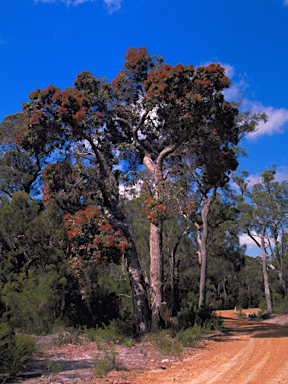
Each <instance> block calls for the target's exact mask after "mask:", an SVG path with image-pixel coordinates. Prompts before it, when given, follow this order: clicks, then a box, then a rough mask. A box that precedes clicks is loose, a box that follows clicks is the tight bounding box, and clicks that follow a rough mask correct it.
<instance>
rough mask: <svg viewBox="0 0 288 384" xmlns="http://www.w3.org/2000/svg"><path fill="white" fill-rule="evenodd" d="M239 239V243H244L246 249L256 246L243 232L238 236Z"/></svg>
mask: <svg viewBox="0 0 288 384" xmlns="http://www.w3.org/2000/svg"><path fill="white" fill-rule="evenodd" d="M254 235H255V234H254ZM255 237H256V239H257V236H255ZM257 240H258V239H257ZM239 241H240V245H246V247H247V249H254V248H258V247H257V245H256V244H255V242H254V241H253V240H252V239H251V237H250V236H248V235H246V234H245V233H243V234H242V235H240V236H239Z"/></svg>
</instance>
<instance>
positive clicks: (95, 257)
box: [0, 48, 288, 335]
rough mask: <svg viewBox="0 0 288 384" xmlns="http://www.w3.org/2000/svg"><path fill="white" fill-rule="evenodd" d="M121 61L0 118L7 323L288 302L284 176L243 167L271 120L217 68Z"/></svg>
mask: <svg viewBox="0 0 288 384" xmlns="http://www.w3.org/2000/svg"><path fill="white" fill-rule="evenodd" d="M125 59H126V62H125V64H124V69H123V70H121V71H120V72H119V74H118V76H117V77H116V79H115V80H113V81H112V82H111V83H109V82H108V81H107V79H105V78H104V79H103V78H101V79H98V78H95V77H93V75H92V74H90V73H88V72H83V73H81V74H80V75H78V77H77V79H76V80H75V83H74V86H73V87H71V88H67V89H65V90H63V91H61V90H60V89H58V88H55V87H54V86H49V87H48V88H46V89H44V90H36V91H34V92H33V93H31V94H30V95H29V98H30V101H29V102H28V103H25V104H24V105H23V111H22V112H21V113H18V114H15V115H9V116H7V117H6V118H5V119H4V120H3V122H2V123H1V127H0V137H1V159H0V192H1V204H0V247H1V258H0V263H1V267H0V315H1V323H2V324H4V325H7V324H8V325H9V326H10V327H11V328H12V329H13V330H17V331H22V332H25V333H33V334H35V333H36V334H43V333H48V332H50V331H51V330H52V328H53V327H54V326H56V325H57V324H65V325H67V326H68V325H69V326H70V325H73V326H75V327H76V326H86V327H88V328H89V327H91V328H94V327H96V326H102V325H103V324H104V325H107V324H109V323H110V322H111V321H112V320H113V319H117V320H118V321H120V322H125V323H126V324H128V325H131V327H133V329H134V332H135V334H136V335H140V334H144V333H147V332H149V331H157V330H159V329H161V328H165V327H169V326H170V325H171V324H172V323H173V322H174V320H175V319H177V323H178V326H179V328H181V327H185V326H187V324H189V322H190V319H191V318H192V314H194V313H195V311H199V314H201V312H205V311H206V310H207V308H210V309H211V310H213V309H228V308H233V307H235V306H237V307H243V308H245V307H257V306H260V307H261V308H262V309H263V310H266V311H267V312H269V313H271V312H272V311H273V312H275V311H280V312H282V313H283V312H287V311H288V305H287V304H288V299H287V295H286V294H287V283H288V260H287V259H288V255H287V245H288V242H287V220H288V212H287V211H288V204H287V202H288V200H287V198H288V183H287V181H282V182H278V181H276V179H275V176H276V167H275V166H271V169H270V170H264V171H263V173H262V176H261V181H259V182H258V183H255V184H251V183H249V182H248V180H249V175H248V173H247V172H245V171H243V172H240V171H237V167H238V161H237V158H238V157H239V156H242V155H243V154H244V152H245V150H244V149H243V148H241V147H240V146H239V144H240V143H241V139H242V138H243V137H245V135H247V134H248V133H249V132H253V131H254V130H255V129H257V123H258V122H259V120H261V119H265V116H262V115H252V114H251V113H249V112H243V111H241V104H240V103H236V102H235V103H231V102H228V101H227V100H225V97H224V95H223V91H224V90H225V89H226V88H228V87H229V86H230V81H229V79H228V78H227V77H226V75H225V70H224V68H222V67H221V66H220V65H218V64H211V65H208V66H206V67H199V68H197V69H194V67H193V66H182V65H180V64H179V65H177V66H175V67H171V66H169V65H167V64H165V63H164V61H163V59H162V57H154V56H149V54H148V52H147V51H146V49H144V48H138V49H129V50H128V51H127V53H126V58H125ZM236 186H237V187H236ZM242 233H246V234H247V235H248V236H250V237H251V239H253V241H254V242H255V244H256V245H257V246H258V247H259V254H261V257H256V258H253V257H249V256H246V255H245V249H244V247H243V246H240V243H239V235H240V234H242ZM190 323H191V322H190ZM191 325H193V324H191Z"/></svg>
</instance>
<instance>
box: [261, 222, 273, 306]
mask: <svg viewBox="0 0 288 384" xmlns="http://www.w3.org/2000/svg"><path fill="white" fill-rule="evenodd" d="M261 257H262V268H263V280H264V291H265V298H266V306H267V312H268V313H272V301H271V293H270V287H269V278H268V270H267V253H266V249H265V226H264V225H263V227H262V229H261Z"/></svg>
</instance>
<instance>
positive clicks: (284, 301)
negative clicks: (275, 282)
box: [272, 294, 288, 315]
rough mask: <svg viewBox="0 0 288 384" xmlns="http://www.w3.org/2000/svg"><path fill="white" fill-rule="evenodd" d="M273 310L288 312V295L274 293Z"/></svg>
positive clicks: (275, 311)
mask: <svg viewBox="0 0 288 384" xmlns="http://www.w3.org/2000/svg"><path fill="white" fill-rule="evenodd" d="M272 299H273V312H274V313H277V314H281V315H284V314H288V296H285V297H284V298H283V297H282V296H281V295H279V294H273V297H272Z"/></svg>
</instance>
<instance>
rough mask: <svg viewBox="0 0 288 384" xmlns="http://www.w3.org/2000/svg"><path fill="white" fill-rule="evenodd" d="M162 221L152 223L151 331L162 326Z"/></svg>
mask: <svg viewBox="0 0 288 384" xmlns="http://www.w3.org/2000/svg"><path fill="white" fill-rule="evenodd" d="M162 227H163V225H162V222H160V223H159V224H158V225H155V224H153V223H151V224H150V238H149V242H150V301H151V331H152V332H156V331H158V330H159V328H160V320H161V319H160V313H159V309H160V305H161V303H162V298H163V257H162Z"/></svg>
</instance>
